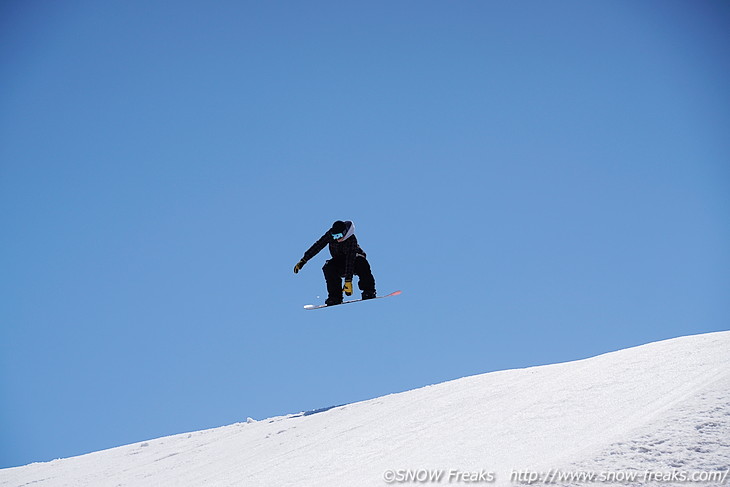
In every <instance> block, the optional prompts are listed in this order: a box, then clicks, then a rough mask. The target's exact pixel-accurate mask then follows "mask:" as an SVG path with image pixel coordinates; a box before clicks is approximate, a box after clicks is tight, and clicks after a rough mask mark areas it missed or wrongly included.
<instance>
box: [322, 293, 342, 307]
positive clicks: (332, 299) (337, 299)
mask: <svg viewBox="0 0 730 487" xmlns="http://www.w3.org/2000/svg"><path fill="white" fill-rule="evenodd" d="M324 304H326V305H327V306H334V305H336V304H342V294H340V295H339V296H329V297H327V299H325V301H324Z"/></svg>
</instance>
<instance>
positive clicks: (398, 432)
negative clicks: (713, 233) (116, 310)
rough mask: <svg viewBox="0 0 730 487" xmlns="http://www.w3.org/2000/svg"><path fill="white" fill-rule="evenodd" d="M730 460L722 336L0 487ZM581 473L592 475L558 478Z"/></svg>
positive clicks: (89, 460)
mask: <svg viewBox="0 0 730 487" xmlns="http://www.w3.org/2000/svg"><path fill="white" fill-rule="evenodd" d="M242 419H243V418H242ZM729 468H730V331H726V332H717V333H709V334H704V335H695V336H688V337H682V338H675V339H671V340H665V341H661V342H656V343H650V344H647V345H643V346H640V347H635V348H629V349H626V350H620V351H617V352H611V353H607V354H604V355H600V356H597V357H593V358H589V359H585V360H578V361H575V362H568V363H561V364H554V365H547V366H540V367H530V368H525V369H517V370H506V371H501V372H492V373H487V374H482V375H477V376H472V377H465V378H462V379H458V380H453V381H449V382H444V383H442V384H437V385H432V386H427V387H423V388H420V389H415V390H412V391H407V392H402V393H398V394H391V395H388V396H383V397H379V398H376V399H371V400H368V401H363V402H358V403H353V404H347V405H344V406H337V407H333V408H329V409H324V410H320V411H311V412H308V413H299V414H292V415H287V416H281V417H275V418H270V419H266V420H259V421H255V420H253V419H251V418H246V419H245V420H243V421H242V422H241V423H237V424H233V425H230V426H224V427H220V428H215V429H210V430H205V431H198V432H194V433H186V434H179V435H175V436H169V437H166V438H159V439H155V440H148V441H144V442H139V443H135V444H132V445H127V446H122V447H118V448H112V449H109V450H105V451H100V452H96V453H91V454H88V455H82V456H78V457H74V458H66V459H59V460H54V461H52V462H47V463H34V464H31V465H26V466H23V467H16V468H9V469H3V470H0V486H13V487H20V486H29V485H32V486H33V487H51V486H54V487H55V486H74V487H78V486H93V487H99V486H102V487H103V486H115V487H116V486H176V487H179V486H183V487H185V486H200V485H210V486H272V487H274V486H275V487H282V486H305V487H309V486H312V487H317V486H333V487H334V486H338V487H339V486H343V487H344V486H381V487H382V486H385V485H388V483H387V482H386V480H392V481H393V482H392V483H393V484H396V485H403V484H405V485H429V484H435V485H439V484H448V485H527V484H528V483H533V485H536V484H537V485H545V484H546V483H548V484H550V485H663V486H666V485H730V479H729V478H728V475H727V471H728V469H729ZM575 472H583V473H586V474H592V475H595V476H596V477H594V478H590V479H586V478H579V479H577V480H575V479H573V480H569V479H562V480H560V478H559V477H558V478H557V479H556V477H555V476H556V474H558V475H570V474H571V473H575ZM627 472H628V473H632V472H633V475H644V477H643V478H642V477H639V478H638V480H630V479H628V478H627V477H622V475H624V474H626V473H627ZM647 472H648V475H649V477H647V476H646V475H647ZM426 475H429V476H432V477H431V478H432V479H433V476H436V477H438V476H439V475H440V477H438V480H437V479H433V480H430V481H429V480H425V479H426V477H425V476H426ZM536 475H540V477H539V479H537V480H535V477H534V476H536ZM599 475H601V477H598V476H599ZM670 475H674V476H675V478H672V477H670ZM679 475H693V476H694V477H693V478H692V481H689V479H683V480H684V481H679V480H678V479H679V478H680V477H678V476H679ZM710 475H712V476H713V477H710ZM479 476H481V477H479ZM652 476H653V477H652Z"/></svg>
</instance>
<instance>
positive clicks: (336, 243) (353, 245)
mask: <svg viewBox="0 0 730 487" xmlns="http://www.w3.org/2000/svg"><path fill="white" fill-rule="evenodd" d="M345 225H346V226H347V231H346V232H345V236H344V237H342V238H341V239H339V240H335V239H333V238H332V234H331V233H330V231H329V230H327V232H326V233H325V234H324V235H322V236H321V237H320V238H319V240H317V241H316V242H314V245H312V246H311V247H310V248H309V250H307V251H306V252H304V257H303V260H304V261H305V262H307V261H308V260H310V259H312V258H313V257H314V256H315V255H317V254H318V253H319V252H320V251H321V250H322V249H323V248H325V247H326V246H327V244H329V247H330V255H332V258H333V259H345V280H346V281H352V275H353V273H354V269H355V257H357V256H358V255H360V256H362V257H366V254H365V252H363V250H362V249H361V248H360V246H359V245H358V244H357V238H356V237H355V225H354V224H353V223H352V222H350V221H347V222H345Z"/></svg>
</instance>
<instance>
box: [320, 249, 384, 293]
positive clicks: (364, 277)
mask: <svg viewBox="0 0 730 487" xmlns="http://www.w3.org/2000/svg"><path fill="white" fill-rule="evenodd" d="M322 271H323V272H324V279H325V281H327V294H328V295H329V296H328V298H327V300H328V301H329V302H331V303H337V302H341V301H342V278H343V277H345V257H344V256H338V257H333V258H332V259H330V260H328V261H327V262H325V264H324V267H322ZM354 273H355V275H356V276H358V280H357V287H358V288H360V291H362V293H363V295H372V296H375V278H374V277H373V273H372V271H371V270H370V263H369V262H368V260H367V259H366V258H365V257H363V256H362V255H358V256H357V257H355V269H354Z"/></svg>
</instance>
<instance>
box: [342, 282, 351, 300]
mask: <svg viewBox="0 0 730 487" xmlns="http://www.w3.org/2000/svg"><path fill="white" fill-rule="evenodd" d="M342 290H343V291H345V294H347V295H348V296H352V281H345V287H343V288H342Z"/></svg>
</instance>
